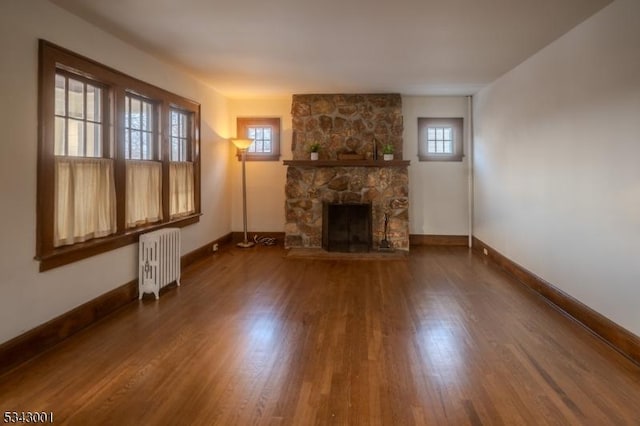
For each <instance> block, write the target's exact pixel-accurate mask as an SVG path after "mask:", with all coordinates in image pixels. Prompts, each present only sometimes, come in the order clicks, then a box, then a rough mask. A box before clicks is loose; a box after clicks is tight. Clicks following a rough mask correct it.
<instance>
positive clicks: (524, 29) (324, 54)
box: [51, 0, 611, 98]
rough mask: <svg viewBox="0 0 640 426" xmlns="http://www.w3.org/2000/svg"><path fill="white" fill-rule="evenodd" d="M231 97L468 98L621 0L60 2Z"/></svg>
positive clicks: (122, 0)
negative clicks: (386, 95) (387, 95)
mask: <svg viewBox="0 0 640 426" xmlns="http://www.w3.org/2000/svg"><path fill="white" fill-rule="evenodd" d="M51 1H52V2H53V3H55V4H57V5H59V6H61V7H63V8H65V9H67V10H69V11H71V12H72V13H74V14H76V15H78V16H80V17H82V18H84V19H85V20H87V21H89V22H92V23H93V24H95V25H97V26H99V27H101V28H103V29H105V30H106V31H109V32H111V33H113V34H115V35H116V36H118V37H120V38H122V39H124V40H125V41H127V42H129V43H131V44H133V45H135V46H138V47H140V48H142V49H143V50H146V51H149V52H151V53H152V54H154V55H156V56H158V57H160V58H162V59H164V60H167V61H170V62H172V63H175V64H177V65H178V66H180V67H182V68H184V69H186V70H188V71H189V72H190V73H191V74H193V75H195V76H196V77H197V78H199V79H200V80H203V81H204V82H205V83H207V84H208V85H210V86H212V87H214V88H215V89H217V90H218V91H220V92H221V93H222V94H224V95H226V96H228V97H232V98H234V97H260V96H277V95H289V94H292V93H376V92H397V93H402V94H406V95H440V94H448V95H465V94H472V93H474V92H476V91H477V90H478V89H479V88H481V87H482V86H484V85H486V84H488V83H490V82H492V81H493V80H495V79H496V78H498V77H499V76H500V75H502V74H503V73H505V72H506V71H508V70H510V69H512V68H513V67H515V66H516V65H518V64H519V63H520V62H522V61H523V60H525V59H526V58H528V57H529V56H531V55H532V54H534V53H535V52H537V51H538V50H540V49H541V48H542V47H544V46H546V45H547V44H549V43H550V42H552V41H553V40H555V39H556V38H558V37H559V36H561V35H562V34H564V33H566V32H567V31H569V30H570V29H571V28H573V27H574V26H576V25H577V24H579V23H580V22H582V21H583V20H585V19H586V18H588V17H589V16H591V15H593V14H594V13H595V12H597V11H598V10H600V9H601V8H602V7H604V6H605V5H607V4H609V3H610V2H611V0H393V1H390V0H385V1H382V0H324V1H309V0H233V1H232V0H180V1H178V0H108V1H96V0H51Z"/></svg>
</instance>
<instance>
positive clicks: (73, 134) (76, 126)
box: [67, 119, 84, 157]
mask: <svg viewBox="0 0 640 426" xmlns="http://www.w3.org/2000/svg"><path fill="white" fill-rule="evenodd" d="M68 144H69V145H68V150H67V155H71V156H77V157H83V156H84V121H81V120H73V119H69V139H68Z"/></svg>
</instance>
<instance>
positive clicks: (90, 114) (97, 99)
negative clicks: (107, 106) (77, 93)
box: [87, 84, 102, 122]
mask: <svg viewBox="0 0 640 426" xmlns="http://www.w3.org/2000/svg"><path fill="white" fill-rule="evenodd" d="M101 99H102V89H100V88H99V87H95V86H92V85H91V84H87V120H91V121H97V122H101V121H102V104H101Z"/></svg>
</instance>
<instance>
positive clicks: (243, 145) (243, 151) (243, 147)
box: [231, 139, 255, 248]
mask: <svg viewBox="0 0 640 426" xmlns="http://www.w3.org/2000/svg"><path fill="white" fill-rule="evenodd" d="M231 142H233V144H234V145H235V146H236V147H237V148H238V149H239V150H240V155H241V156H242V225H243V230H244V240H243V241H242V242H240V243H238V244H237V245H238V247H242V248H248V247H253V246H254V245H255V243H254V242H253V241H249V239H248V238H247V174H246V160H247V148H249V146H250V145H251V144H252V143H253V140H251V139H232V140H231Z"/></svg>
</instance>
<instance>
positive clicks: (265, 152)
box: [237, 118, 280, 161]
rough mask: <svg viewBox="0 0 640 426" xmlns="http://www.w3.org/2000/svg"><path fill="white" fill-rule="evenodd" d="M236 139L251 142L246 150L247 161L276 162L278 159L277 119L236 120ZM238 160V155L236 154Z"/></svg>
mask: <svg viewBox="0 0 640 426" xmlns="http://www.w3.org/2000/svg"><path fill="white" fill-rule="evenodd" d="M237 124H238V129H237V135H238V137H245V138H247V139H251V140H253V143H252V144H251V146H249V148H248V149H247V160H254V161H256V160H257V161H260V160H262V161H278V160H279V159H280V119H279V118H238V121H237ZM238 158H240V153H239V152H238Z"/></svg>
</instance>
